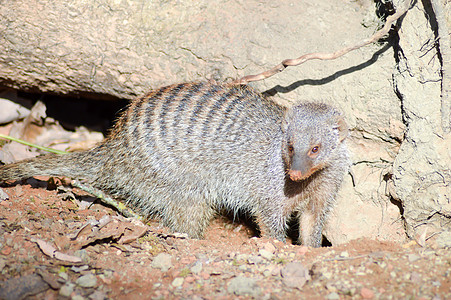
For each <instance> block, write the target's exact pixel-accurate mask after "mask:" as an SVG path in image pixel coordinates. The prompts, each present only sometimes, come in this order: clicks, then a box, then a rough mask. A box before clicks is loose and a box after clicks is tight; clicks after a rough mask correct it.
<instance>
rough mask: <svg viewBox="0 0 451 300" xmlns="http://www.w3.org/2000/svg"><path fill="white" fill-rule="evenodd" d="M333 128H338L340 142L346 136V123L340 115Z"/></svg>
mask: <svg viewBox="0 0 451 300" xmlns="http://www.w3.org/2000/svg"><path fill="white" fill-rule="evenodd" d="M334 128H335V129H338V136H339V138H340V142H342V141H343V140H344V139H345V138H346V137H347V136H348V125H347V124H346V122H345V120H344V119H343V117H342V116H339V117H337V123H336V125H335V127H334Z"/></svg>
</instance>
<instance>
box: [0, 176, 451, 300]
mask: <svg viewBox="0 0 451 300" xmlns="http://www.w3.org/2000/svg"><path fill="white" fill-rule="evenodd" d="M48 186H49V185H48V184H47V183H46V182H45V181H36V180H34V179H32V180H28V181H26V182H23V183H22V184H13V185H4V187H3V188H2V189H3V191H4V192H6V193H7V194H8V195H9V199H6V200H3V201H0V298H2V297H3V298H4V299H18V298H27V297H28V298H27V299H69V298H71V299H86V298H87V299H105V298H109V299H248V298H257V299H302V298H308V299H362V298H364V299H400V298H402V299H450V298H451V251H450V250H449V249H440V248H438V247H436V246H435V245H434V244H433V243H432V242H430V244H427V245H426V246H425V247H420V246H419V245H417V244H416V243H415V242H411V243H408V244H404V245H399V244H395V243H390V242H380V241H375V240H368V239H359V240H354V241H351V242H349V243H347V244H344V245H340V246H333V247H323V248H317V249H313V248H308V247H304V246H299V245H292V244H290V243H287V244H284V243H282V242H279V241H274V240H269V239H263V238H256V237H252V232H253V231H252V228H249V227H248V226H247V225H245V224H242V223H233V222H231V221H230V220H228V219H226V218H224V217H220V218H218V219H216V220H215V221H213V222H212V224H211V226H210V227H209V229H208V232H207V234H206V237H205V239H204V240H193V239H187V238H185V237H183V235H177V234H171V233H170V232H169V231H168V230H167V229H166V228H163V227H161V226H159V225H158V223H157V222H154V221H153V222H150V223H148V224H147V228H145V229H146V231H145V234H144V235H143V236H141V237H140V238H132V239H131V241H128V242H127V243H123V242H121V241H120V238H119V237H118V236H108V235H106V237H105V238H103V239H100V238H99V239H94V240H92V242H91V243H88V244H87V245H83V244H82V243H81V242H80V239H81V237H82V235H83V234H81V233H80V232H82V231H81V230H80V228H82V226H84V225H86V224H87V222H88V221H89V222H92V221H95V220H97V221H98V220H100V219H101V218H102V217H104V216H105V215H110V216H115V215H117V214H116V212H115V211H114V210H112V209H110V208H108V207H105V206H103V205H101V204H98V203H97V202H94V204H92V203H91V205H90V207H89V208H88V207H85V206H86V205H85V204H86V201H79V199H83V198H86V196H80V195H83V194H82V193H81V192H76V194H77V195H78V196H77V199H76V200H64V198H67V194H65V193H61V192H60V193H58V192H57V191H56V190H49V189H48ZM50 186H51V185H50ZM88 200H89V199H88ZM88 203H89V202H88ZM118 220H119V221H118V222H119V223H122V225H123V224H128V221H127V220H126V219H125V218H120V219H118ZM125 226H128V225H125ZM118 227H119V226H118ZM89 228H91V230H92V231H95V230H94V229H93V227H89ZM85 231H86V230H85ZM88 231H89V230H88ZM77 234H78V235H77ZM89 234H92V232H91V233H89ZM38 240H42V241H44V242H47V243H48V244H50V245H52V246H53V247H55V248H56V250H57V251H58V252H59V253H64V254H68V255H73V256H76V257H80V258H81V262H76V263H74V262H70V261H65V260H58V259H56V258H53V257H50V256H49V255H46V254H44V253H43V250H41V248H40V247H39V246H38V244H37V241H38ZM161 253H166V254H169V255H170V256H167V257H166V258H168V260H167V261H165V260H164V259H162V258H164V255H161ZM159 254H160V255H159ZM157 256H158V258H156V257H157ZM159 263H160V265H159ZM165 268H166V269H165ZM86 275H88V276H86ZM83 279H89V280H87V283H86V282H83Z"/></svg>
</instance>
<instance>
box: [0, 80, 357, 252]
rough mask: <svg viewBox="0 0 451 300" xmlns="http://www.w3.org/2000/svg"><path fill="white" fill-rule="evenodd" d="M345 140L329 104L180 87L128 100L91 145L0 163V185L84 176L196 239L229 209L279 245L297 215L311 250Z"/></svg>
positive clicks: (341, 170) (343, 167)
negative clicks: (35, 178)
mask: <svg viewBox="0 0 451 300" xmlns="http://www.w3.org/2000/svg"><path fill="white" fill-rule="evenodd" d="M347 134H348V130H347V127H346V124H345V122H344V120H343V117H342V116H341V115H340V113H339V112H338V111H337V110H335V109H334V108H332V107H330V106H328V105H326V104H314V103H304V104H299V105H296V106H293V107H292V108H289V109H286V108H284V107H282V106H279V105H277V104H275V103H274V102H272V101H271V100H270V99H266V98H265V97H263V96H262V95H261V94H259V93H257V92H255V91H253V90H252V89H251V88H249V87H242V86H233V85H227V84H213V83H205V82H200V83H183V84H177V85H171V86H166V87H163V88H160V89H157V90H154V91H151V92H150V93H148V94H147V95H145V96H143V97H141V98H138V99H136V100H135V101H133V102H131V104H130V105H129V107H128V109H127V110H126V111H125V112H124V113H123V114H122V115H121V117H120V118H119V120H118V121H117V123H116V125H115V126H114V127H113V129H112V131H111V133H110V135H109V136H108V137H107V138H106V139H105V141H104V142H103V143H101V144H100V145H98V146H97V147H95V148H93V149H91V150H88V151H84V152H75V153H71V154H66V155H44V156H40V157H37V158H33V159H28V160H24V161H21V162H17V163H14V164H9V165H5V166H1V167H0V180H2V181H6V180H18V179H23V178H27V177H32V176H36V175H48V176H67V177H72V178H80V179H85V180H87V181H88V182H89V183H90V184H91V185H92V186H94V187H96V188H98V189H100V190H103V191H105V192H107V193H109V194H110V195H112V196H114V197H118V198H121V199H123V200H125V202H126V204H127V205H129V206H131V207H133V208H134V209H135V210H136V211H137V212H138V213H140V214H142V215H144V216H146V217H157V218H159V219H160V220H161V221H162V223H163V224H164V225H166V226H168V227H170V228H171V229H172V230H174V231H178V232H185V233H187V234H188V235H189V236H190V237H193V238H202V236H203V232H204V230H205V228H206V227H207V226H208V224H209V222H210V220H211V219H212V217H213V216H214V214H215V212H217V211H220V210H223V209H226V210H229V211H232V212H237V211H244V212H246V213H248V214H249V215H250V216H252V217H254V218H255V220H256V222H257V224H258V226H259V227H260V230H261V232H262V234H263V235H269V236H271V237H274V238H277V239H279V240H282V241H284V240H285V236H286V229H287V220H288V219H289V218H290V217H291V216H292V215H293V214H294V215H297V217H298V218H299V224H300V235H299V241H300V242H301V243H303V244H305V245H308V246H314V247H318V246H320V244H321V239H322V228H323V224H324V222H325V220H326V218H327V215H328V213H329V211H330V210H331V208H332V207H333V204H334V202H335V200H334V198H335V195H336V193H337V190H338V189H339V187H340V185H341V182H342V180H343V176H344V174H345V173H346V171H347V169H348V167H349V158H348V151H347V147H346V145H345V142H344V140H345V138H346V136H347Z"/></svg>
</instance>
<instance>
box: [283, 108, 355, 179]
mask: <svg viewBox="0 0 451 300" xmlns="http://www.w3.org/2000/svg"><path fill="white" fill-rule="evenodd" d="M282 131H283V133H284V139H283V143H282V153H283V159H284V162H285V166H286V169H287V174H288V176H289V178H290V179H291V180H293V181H301V180H304V179H307V178H309V177H310V176H311V175H312V174H314V173H315V172H317V171H319V170H321V169H323V168H327V166H328V165H330V164H331V163H333V162H334V161H335V160H336V159H337V156H336V155H337V153H336V152H337V151H336V150H337V148H338V147H339V146H340V143H342V142H343V140H344V139H345V138H346V137H347V135H348V128H347V125H346V123H345V121H344V119H343V116H342V115H341V114H340V113H339V112H338V111H337V110H335V109H334V108H332V107H330V106H329V105H326V104H317V103H303V104H300V105H297V106H294V107H292V108H290V109H288V110H287V111H286V113H285V116H284V120H283V122H282Z"/></svg>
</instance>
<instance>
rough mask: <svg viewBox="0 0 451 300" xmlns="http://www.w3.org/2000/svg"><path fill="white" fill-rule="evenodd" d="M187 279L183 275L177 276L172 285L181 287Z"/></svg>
mask: <svg viewBox="0 0 451 300" xmlns="http://www.w3.org/2000/svg"><path fill="white" fill-rule="evenodd" d="M184 281H185V279H184V278H183V277H176V278H175V279H174V280H173V281H172V286H173V287H179V286H182V284H183V282H184Z"/></svg>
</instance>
